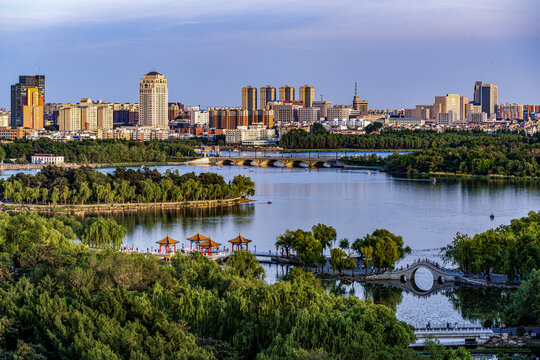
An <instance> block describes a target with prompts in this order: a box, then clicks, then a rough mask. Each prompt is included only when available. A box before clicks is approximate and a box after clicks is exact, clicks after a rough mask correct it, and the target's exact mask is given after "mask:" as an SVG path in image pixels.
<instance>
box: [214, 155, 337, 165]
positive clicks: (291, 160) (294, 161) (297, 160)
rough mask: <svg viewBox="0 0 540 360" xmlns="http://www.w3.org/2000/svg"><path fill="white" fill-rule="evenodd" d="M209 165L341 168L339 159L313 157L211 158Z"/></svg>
mask: <svg viewBox="0 0 540 360" xmlns="http://www.w3.org/2000/svg"><path fill="white" fill-rule="evenodd" d="M208 162H209V163H210V164H211V165H220V166H224V165H228V166H269V167H300V168H309V167H318V168H332V167H343V166H344V164H343V163H341V162H340V161H339V159H334V158H313V157H279V156H231V157H225V156H211V157H208Z"/></svg>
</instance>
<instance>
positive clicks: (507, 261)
mask: <svg viewBox="0 0 540 360" xmlns="http://www.w3.org/2000/svg"><path fill="white" fill-rule="evenodd" d="M442 253H443V256H444V258H445V259H446V261H448V262H453V263H455V264H457V265H458V266H459V268H460V269H461V270H463V271H465V272H468V273H481V272H483V273H485V274H486V276H487V277H488V279H489V277H490V274H491V273H492V272H495V273H502V274H505V275H507V276H508V278H509V279H510V280H520V279H527V278H528V277H529V276H530V274H531V271H532V270H533V269H540V212H534V211H531V212H529V214H528V216H527V217H523V218H521V219H514V220H512V221H511V223H510V225H502V226H500V227H498V228H496V229H491V230H488V231H486V232H483V233H479V234H476V235H474V236H472V237H471V236H469V235H466V234H460V233H458V234H457V235H456V237H455V238H454V240H453V241H452V243H451V244H449V245H448V246H446V247H444V248H443V249H442Z"/></svg>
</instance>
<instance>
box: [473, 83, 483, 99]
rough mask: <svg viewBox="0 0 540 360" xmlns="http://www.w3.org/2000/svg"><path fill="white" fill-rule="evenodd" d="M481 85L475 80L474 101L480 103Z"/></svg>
mask: <svg viewBox="0 0 540 360" xmlns="http://www.w3.org/2000/svg"><path fill="white" fill-rule="evenodd" d="M481 87H482V82H481V81H477V82H475V83H474V102H475V103H477V104H480V88H481Z"/></svg>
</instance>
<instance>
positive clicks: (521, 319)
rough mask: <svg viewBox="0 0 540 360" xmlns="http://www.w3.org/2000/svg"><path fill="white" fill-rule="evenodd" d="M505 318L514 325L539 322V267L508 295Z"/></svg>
mask: <svg viewBox="0 0 540 360" xmlns="http://www.w3.org/2000/svg"><path fill="white" fill-rule="evenodd" d="M505 318H506V321H507V322H508V324H510V325H514V326H517V325H533V326H537V325H538V324H540V269H537V270H533V271H532V272H531V275H530V278H529V280H527V281H524V282H522V283H521V285H520V287H519V289H518V291H517V292H515V293H513V294H512V295H511V296H510V304H509V305H508V306H507V308H506V309H505Z"/></svg>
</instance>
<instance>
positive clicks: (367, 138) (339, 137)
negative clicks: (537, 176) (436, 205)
mask: <svg viewBox="0 0 540 360" xmlns="http://www.w3.org/2000/svg"><path fill="white" fill-rule="evenodd" d="M315 130H316V131H312V132H306V131H305V130H303V129H295V130H291V131H289V132H287V133H286V134H284V135H283V136H282V138H281V141H280V146H281V147H282V148H285V149H366V150H367V149H373V150H382V149H396V150H397V149H404V150H406V149H414V150H416V149H431V148H439V147H444V146H448V147H459V146H464V145H467V144H470V143H471V141H480V142H483V143H491V142H497V141H503V142H505V143H508V144H511V143H514V144H520V143H523V144H538V143H539V142H540V136H536V137H527V136H522V135H517V134H509V133H500V134H496V135H492V134H487V133H484V132H482V131H454V130H448V131H446V132H444V133H438V132H436V131H431V130H418V131H411V130H402V131H398V130H392V129H385V130H384V131H382V132H381V133H380V134H368V135H349V134H334V133H330V132H326V131H320V128H319V127H317V128H316V129H315ZM323 130H324V129H323Z"/></svg>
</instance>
